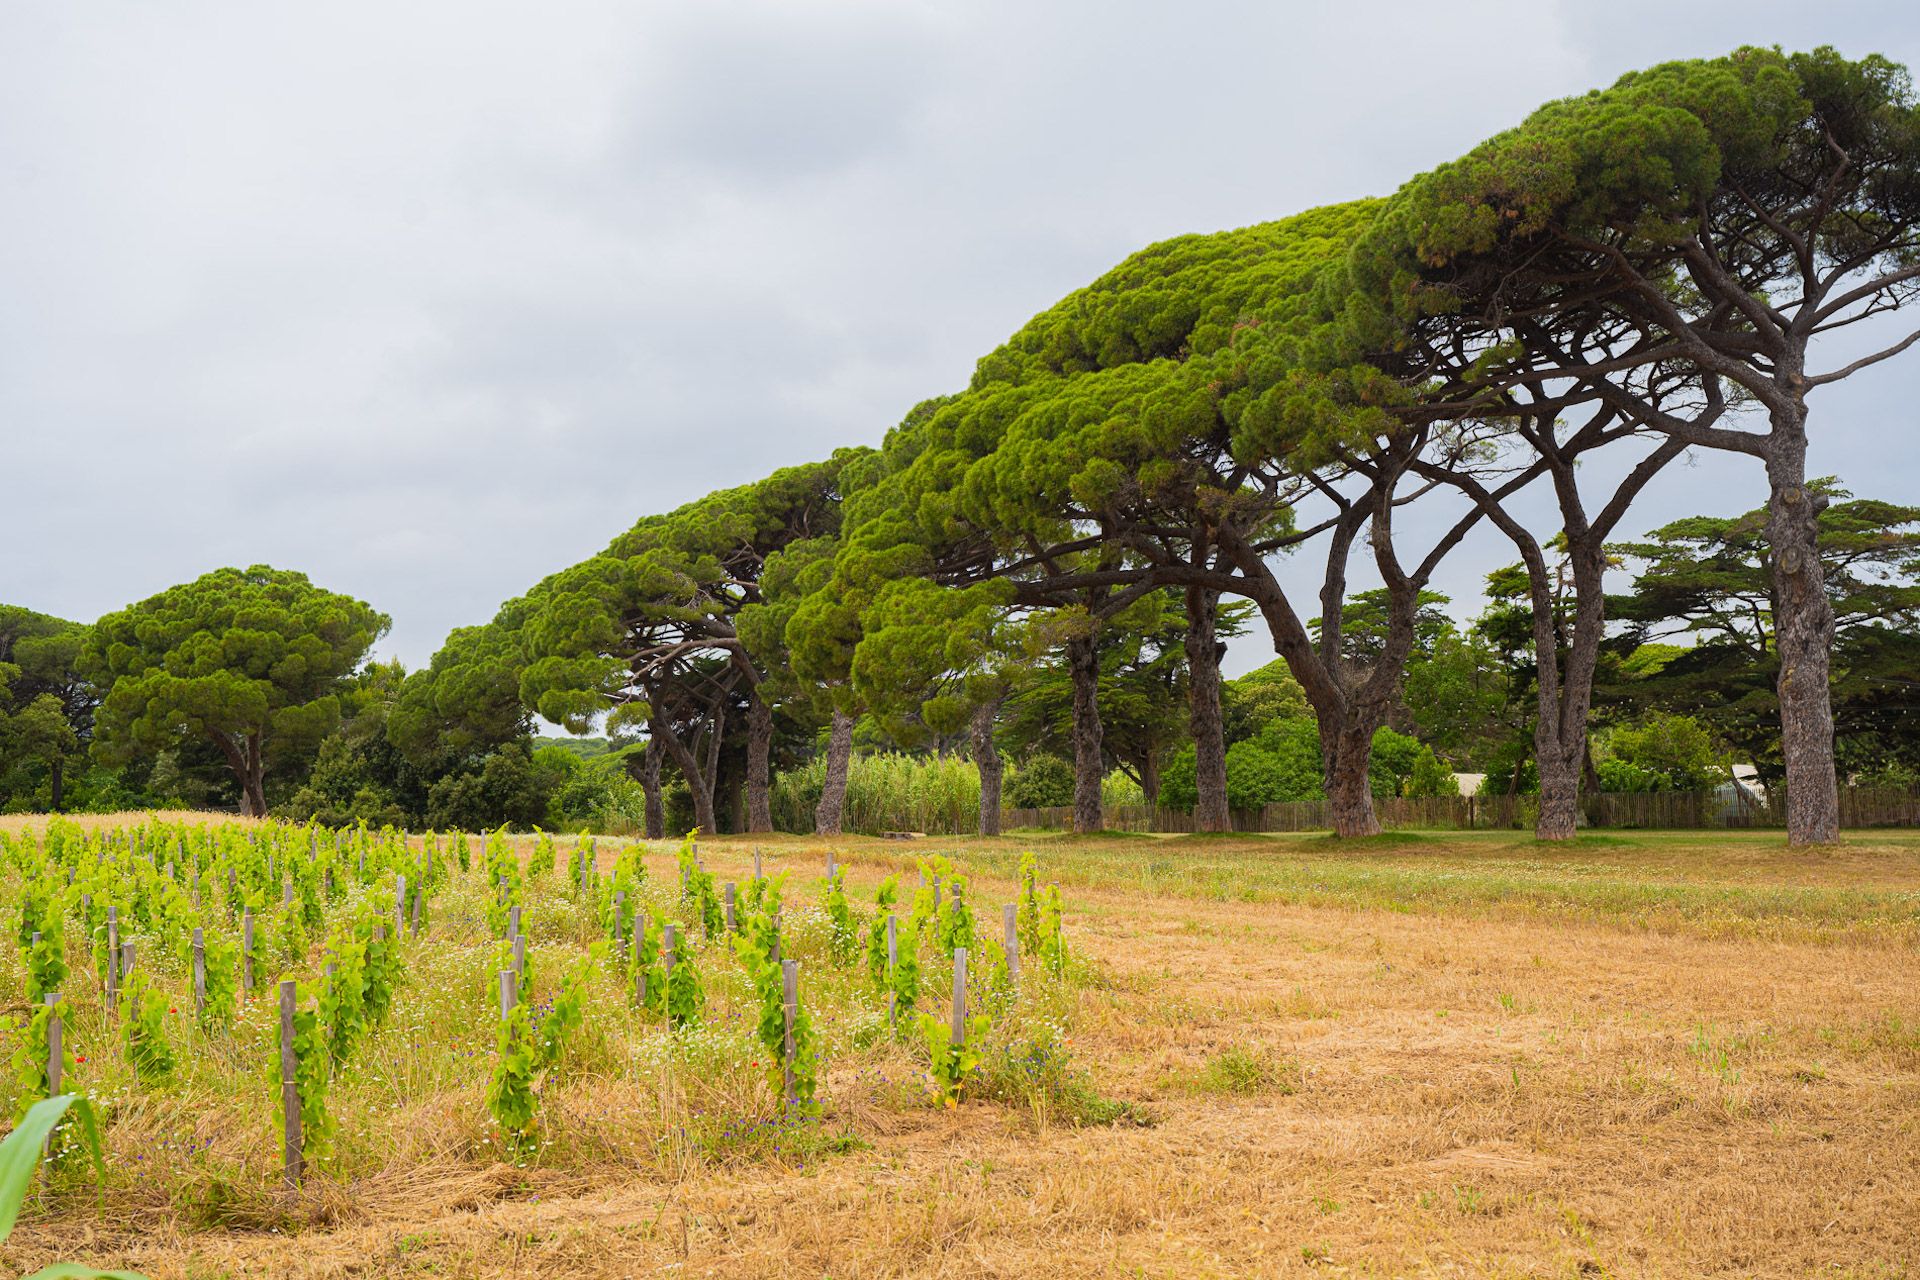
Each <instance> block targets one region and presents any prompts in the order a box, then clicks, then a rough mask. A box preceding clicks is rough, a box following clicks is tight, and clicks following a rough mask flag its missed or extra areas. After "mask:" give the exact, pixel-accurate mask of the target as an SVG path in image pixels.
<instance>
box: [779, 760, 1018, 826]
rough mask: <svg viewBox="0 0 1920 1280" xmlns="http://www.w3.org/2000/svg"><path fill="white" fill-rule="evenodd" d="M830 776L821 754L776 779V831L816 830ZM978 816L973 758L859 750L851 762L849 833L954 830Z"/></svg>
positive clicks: (847, 811)
mask: <svg viewBox="0 0 1920 1280" xmlns="http://www.w3.org/2000/svg"><path fill="white" fill-rule="evenodd" d="M826 776H827V762H826V758H825V756H824V755H816V756H815V757H813V758H812V759H811V760H809V761H808V762H807V763H805V764H804V765H801V766H800V767H798V768H795V769H788V770H784V771H782V772H781V773H779V774H778V775H777V776H776V777H775V778H774V785H773V795H772V810H773V825H774V827H775V828H776V829H777V830H780V831H811V830H813V815H814V810H815V808H816V807H817V806H818V805H819V803H820V792H821V788H822V787H823V785H824V784H825V782H826ZM979 820H980V771H979V770H978V769H977V768H975V767H974V764H973V762H972V761H970V760H963V759H961V758H959V757H958V756H953V755H947V756H931V755H927V756H916V755H906V754H903V753H899V752H890V751H880V752H856V753H855V754H854V756H853V758H852V759H851V760H850V761H849V762H848V767H847V795H846V801H845V826H846V829H847V830H848V831H864V832H874V831H926V832H929V833H942V834H952V833H958V832H969V831H975V830H978V824H979Z"/></svg>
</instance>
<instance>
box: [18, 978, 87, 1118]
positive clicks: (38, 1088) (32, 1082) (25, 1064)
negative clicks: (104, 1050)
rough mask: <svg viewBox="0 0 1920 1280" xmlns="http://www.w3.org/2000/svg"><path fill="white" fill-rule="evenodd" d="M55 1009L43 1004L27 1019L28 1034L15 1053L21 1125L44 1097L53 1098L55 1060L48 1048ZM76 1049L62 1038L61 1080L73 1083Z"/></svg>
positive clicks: (26, 1031)
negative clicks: (51, 1067)
mask: <svg viewBox="0 0 1920 1280" xmlns="http://www.w3.org/2000/svg"><path fill="white" fill-rule="evenodd" d="M53 1013H54V1006H51V1005H47V1004H41V1005H40V1007H39V1008H38V1009H36V1010H35V1011H34V1012H33V1014H32V1016H30V1017H29V1018H28V1019H27V1025H26V1028H25V1034H24V1035H22V1036H21V1037H20V1042H19V1043H18V1044H17V1045H15V1046H14V1050H13V1061H12V1065H13V1080H14V1087H15V1088H16V1089H17V1090H18V1091H19V1098H20V1102H19V1110H18V1113H17V1114H16V1115H15V1116H14V1122H15V1123H16V1124H17V1123H18V1122H19V1121H20V1120H21V1119H22V1118H23V1117H24V1116H25V1115H26V1113H27V1109H28V1108H29V1107H30V1106H32V1105H33V1104H34V1103H35V1102H38V1101H39V1100H40V1099H42V1098H47V1097H50V1096H51V1095H52V1088H51V1085H52V1081H51V1079H50V1078H49V1077H48V1074H47V1066H48V1065H49V1063H50V1061H51V1059H52V1056H53V1055H52V1053H51V1050H50V1047H49V1045H48V1027H49V1024H50V1023H51V1022H52V1021H53ZM74 1066H75V1063H74V1058H73V1049H72V1048H71V1046H70V1045H69V1044H68V1043H67V1038H66V1037H65V1036H63V1037H62V1038H61V1045H60V1078H61V1080H62V1081H71V1080H72V1079H73V1072H74Z"/></svg>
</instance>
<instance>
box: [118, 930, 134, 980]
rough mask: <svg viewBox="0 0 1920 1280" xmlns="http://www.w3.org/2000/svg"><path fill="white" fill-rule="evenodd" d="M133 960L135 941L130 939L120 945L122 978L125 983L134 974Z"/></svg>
mask: <svg viewBox="0 0 1920 1280" xmlns="http://www.w3.org/2000/svg"><path fill="white" fill-rule="evenodd" d="M133 960H134V948H133V939H131V938H129V939H127V940H126V941H125V942H123V943H121V944H120V977H121V979H122V980H123V981H124V980H125V979H126V977H127V975H128V974H130V973H132V972H133Z"/></svg>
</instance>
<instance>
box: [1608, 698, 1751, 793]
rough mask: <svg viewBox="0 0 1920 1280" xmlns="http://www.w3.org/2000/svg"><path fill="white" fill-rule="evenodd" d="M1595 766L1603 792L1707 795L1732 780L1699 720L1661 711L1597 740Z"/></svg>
mask: <svg viewBox="0 0 1920 1280" xmlns="http://www.w3.org/2000/svg"><path fill="white" fill-rule="evenodd" d="M1594 767H1595V769H1596V771H1597V772H1598V773H1599V774H1600V783H1601V789H1602V790H1604V791H1704V790H1707V789H1708V788H1711V787H1714V786H1717V785H1718V784H1720V783H1722V782H1724V781H1726V780H1727V779H1728V777H1730V776H1731V774H1730V771H1729V768H1728V762H1727V757H1726V752H1725V751H1723V750H1722V749H1721V748H1720V746H1719V744H1717V743H1716V742H1715V741H1714V739H1713V735H1712V734H1711V733H1710V732H1708V730H1707V729H1706V728H1705V727H1704V726H1702V725H1701V724H1700V722H1699V721H1698V720H1695V719H1694V718H1693V717H1692V716H1676V715H1663V714H1661V713H1658V712H1655V713H1652V714H1650V715H1648V716H1646V717H1644V718H1643V719H1641V720H1640V722H1639V723H1637V724H1630V725H1617V726H1615V727H1613V728H1611V729H1608V730H1606V731H1605V732H1604V733H1601V734H1599V735H1597V736H1596V740H1595V743H1594Z"/></svg>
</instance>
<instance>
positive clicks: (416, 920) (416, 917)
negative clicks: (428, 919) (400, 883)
mask: <svg viewBox="0 0 1920 1280" xmlns="http://www.w3.org/2000/svg"><path fill="white" fill-rule="evenodd" d="M422 896H423V895H422V893H421V891H420V890H418V889H415V890H414V891H413V921H412V923H411V926H410V928H411V930H412V934H413V936H414V937H416V938H417V937H419V936H420V899H421V897H422Z"/></svg>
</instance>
